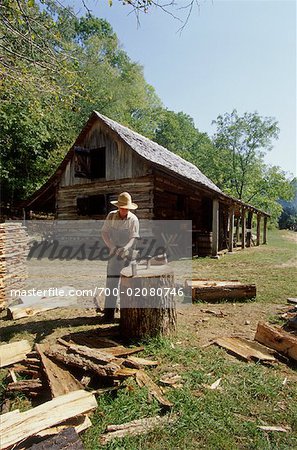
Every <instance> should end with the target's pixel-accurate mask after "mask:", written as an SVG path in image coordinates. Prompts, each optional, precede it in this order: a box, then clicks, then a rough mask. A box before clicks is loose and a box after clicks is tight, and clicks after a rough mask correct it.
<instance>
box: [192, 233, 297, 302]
mask: <svg viewBox="0 0 297 450" xmlns="http://www.w3.org/2000/svg"><path fill="white" fill-rule="evenodd" d="M284 235H287V236H291V239H288V238H284ZM294 235H295V236H296V233H295V234H294V232H288V231H279V230H270V231H269V233H268V245H261V246H259V247H251V248H249V249H246V250H245V251H236V252H234V253H233V254H226V255H224V256H223V257H222V258H220V259H219V260H213V259H211V258H198V259H196V260H194V262H193V277H194V278H195V277H197V278H211V279H238V280H240V281H242V282H247V283H256V285H257V301H258V302H268V303H283V302H284V299H286V298H287V297H292V296H294V295H296V279H297V268H296V262H297V248H296V243H294V242H293V237H294ZM295 242H296V241H295ZM288 262H290V263H294V262H295V265H294V264H291V265H290V266H289V264H288Z"/></svg>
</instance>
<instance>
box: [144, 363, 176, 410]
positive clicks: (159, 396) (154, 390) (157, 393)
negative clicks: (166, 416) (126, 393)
mask: <svg viewBox="0 0 297 450" xmlns="http://www.w3.org/2000/svg"><path fill="white" fill-rule="evenodd" d="M136 382H137V384H138V386H140V387H143V386H146V387H147V388H148V391H149V393H150V394H151V395H152V396H153V397H155V399H156V400H157V401H158V402H159V403H160V405H161V406H164V407H165V408H171V407H172V406H173V403H171V402H170V401H169V400H167V398H165V397H164V396H163V393H162V391H161V389H160V388H159V386H157V384H156V383H155V382H154V381H153V380H152V379H151V378H150V377H149V376H148V375H147V374H146V373H145V372H144V371H143V370H138V371H137V372H136Z"/></svg>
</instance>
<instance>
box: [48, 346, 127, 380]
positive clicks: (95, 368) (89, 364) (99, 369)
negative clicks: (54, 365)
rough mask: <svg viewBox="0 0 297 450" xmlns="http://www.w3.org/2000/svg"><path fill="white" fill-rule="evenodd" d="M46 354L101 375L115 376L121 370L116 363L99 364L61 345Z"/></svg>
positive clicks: (50, 349) (53, 347) (49, 349)
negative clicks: (68, 350)
mask: <svg viewBox="0 0 297 450" xmlns="http://www.w3.org/2000/svg"><path fill="white" fill-rule="evenodd" d="M45 354H46V355H47V356H50V357H51V358H52V359H54V360H56V361H60V362H62V363H63V364H66V365H68V364H69V365H70V366H73V367H80V368H81V369H84V370H89V371H91V372H93V373H95V374H96V375H99V376H101V377H106V376H114V374H115V373H116V372H117V371H119V370H120V366H118V365H117V364H114V363H107V364H104V365H102V364H97V363H95V362H94V361H91V360H90V359H88V358H86V357H84V356H82V355H78V354H73V353H67V349H66V348H65V347H63V346H61V345H54V346H51V347H50V348H47V349H46V350H45Z"/></svg>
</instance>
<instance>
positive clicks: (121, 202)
mask: <svg viewBox="0 0 297 450" xmlns="http://www.w3.org/2000/svg"><path fill="white" fill-rule="evenodd" d="M110 203H111V204H112V205H115V206H117V207H118V208H124V209H137V208H138V205H136V203H132V198H131V195H130V194H129V193H128V192H122V193H121V194H120V195H119V196H118V199H117V200H113V201H111V202H110Z"/></svg>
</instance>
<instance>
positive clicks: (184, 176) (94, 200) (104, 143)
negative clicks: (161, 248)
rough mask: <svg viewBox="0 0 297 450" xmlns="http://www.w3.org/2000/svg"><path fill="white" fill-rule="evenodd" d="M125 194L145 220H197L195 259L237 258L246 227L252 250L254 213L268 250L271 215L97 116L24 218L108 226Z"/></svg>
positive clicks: (33, 199)
mask: <svg viewBox="0 0 297 450" xmlns="http://www.w3.org/2000/svg"><path fill="white" fill-rule="evenodd" d="M123 191H128V192H129V193H130V194H131V195H132V198H133V201H134V202H135V203H137V204H138V205H139V208H138V210H137V216H138V218H139V219H154V220H172V219H175V220H179V219H183V220H191V221H192V250H193V255H198V256H213V257H216V256H217V255H218V253H219V252H220V251H223V250H225V249H226V250H227V251H229V252H232V251H233V246H234V244H236V245H238V241H239V234H240V227H241V236H242V238H241V239H240V241H241V242H240V246H241V247H242V248H245V247H246V246H250V245H251V243H252V233H251V228H252V221H253V214H255V215H256V223H257V231H256V242H255V244H256V245H260V243H264V244H265V243H266V240H267V237H266V230H267V218H268V217H269V214H267V213H265V212H264V211H260V210H259V209H257V208H254V207H253V206H252V205H248V204H246V203H244V202H242V201H241V200H238V199H236V198H233V197H231V196H229V195H227V194H225V193H224V192H222V191H221V189H219V188H218V187H217V186H216V185H215V184H214V183H213V182H212V181H211V180H210V179H208V178H207V177H206V176H205V175H204V174H203V173H202V172H201V171H200V170H199V169H198V168H197V167H196V166H195V165H193V164H191V163H190V162H188V161H186V160H184V159H183V158H181V157H180V156H178V155H176V154H174V153H172V152H171V151H169V150H168V149H166V148H164V147H162V146H161V145H159V144H157V143H156V142H153V141H151V140H150V139H148V138H146V137H144V136H142V135H140V134H139V133H136V132H135V131H132V130H131V129H129V128H127V127H125V126H123V125H121V124H119V123H117V122H115V121H114V120H111V119H109V118H108V117H105V116H104V115H102V114H100V113H98V112H96V111H94V112H93V113H92V114H91V116H90V118H89V120H88V121H87V123H86V125H85V126H84V128H83V130H82V131H81V133H80V134H79V136H78V137H77V139H76V141H75V143H74V145H73V146H72V147H71V148H70V150H69V151H68V153H67V154H66V156H65V157H64V159H63V161H62V162H61V164H60V165H59V167H58V168H57V170H56V171H55V173H54V174H53V175H52V176H51V177H50V178H49V180H48V181H47V182H46V183H45V184H44V185H43V186H42V187H41V188H40V189H39V190H37V191H36V192H35V193H34V194H33V195H32V196H31V197H30V198H29V199H28V200H27V201H26V202H25V203H24V204H23V207H24V209H23V212H24V217H25V218H28V217H29V216H30V214H31V216H32V212H40V211H42V212H50V213H54V217H55V218H56V219H62V220H71V219H104V218H105V216H106V214H107V213H108V212H109V211H110V210H111V209H112V205H111V204H110V201H111V200H115V199H117V196H118V194H119V193H120V192H123ZM262 219H263V237H262V239H261V220H262ZM235 229H236V232H235ZM236 237H237V239H236ZM261 240H262V242H261Z"/></svg>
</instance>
